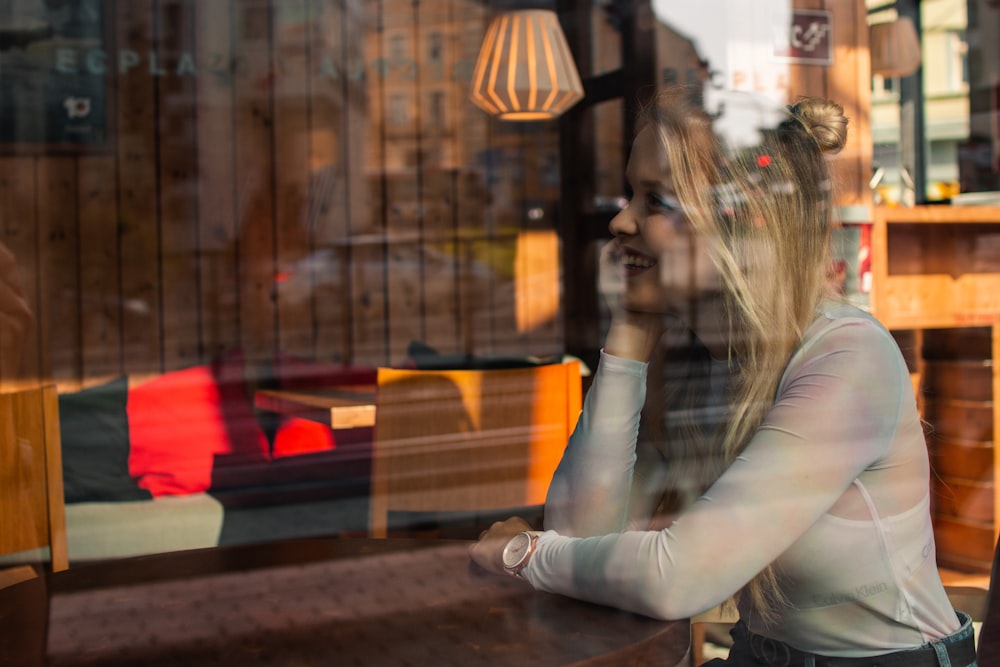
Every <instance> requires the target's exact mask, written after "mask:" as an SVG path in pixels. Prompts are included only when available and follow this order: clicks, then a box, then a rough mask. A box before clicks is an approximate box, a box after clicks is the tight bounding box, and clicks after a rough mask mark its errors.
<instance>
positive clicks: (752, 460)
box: [523, 304, 958, 657]
mask: <svg viewBox="0 0 1000 667" xmlns="http://www.w3.org/2000/svg"><path fill="white" fill-rule="evenodd" d="M646 371H647V364H645V363H641V362H635V361H631V360H625V359H620V358H616V357H612V356H610V355H602V358H601V361H600V364H599V366H598V369H597V371H596V374H595V378H594V382H593V384H592V386H591V388H590V390H589V392H588V394H587V398H586V401H585V404H584V409H583V413H582V414H581V417H580V421H579V423H578V425H577V428H576V431H575V432H574V434H573V435H572V437H571V438H570V440H569V443H568V444H567V447H566V451H565V453H564V455H563V459H562V461H561V463H560V465H559V468H558V470H557V471H556V474H555V476H554V478H553V480H552V484H551V486H550V488H549V494H548V498H547V502H546V511H545V520H546V525H545V528H546V532H545V533H544V534H543V535H542V536H541V537H540V539H539V541H538V547H537V550H536V551H535V553H534V555H533V557H532V559H531V561H530V562H529V565H528V567H527V568H526V569H525V570H524V571H523V574H524V576H525V577H526V578H527V579H528V581H530V582H531V584H532V585H534V586H535V587H536V588H538V589H542V590H546V591H551V592H555V593H560V594H564V595H568V596H572V597H576V598H580V599H584V600H589V601H592V602H596V603H601V604H606V605H611V606H615V607H619V608H622V609H627V610H630V611H635V612H638V613H642V614H646V615H650V616H654V617H660V618H668V619H673V618H686V617H689V616H692V615H694V614H697V613H700V612H702V611H705V610H707V609H710V608H712V607H713V606H715V605H717V604H719V603H721V602H723V601H724V600H726V599H727V598H729V597H730V596H732V595H733V594H734V593H736V592H737V591H738V590H739V589H740V588H741V587H742V586H743V585H744V584H746V583H747V582H748V581H749V580H750V579H751V578H752V577H753V576H754V575H755V574H757V573H758V572H759V571H760V570H761V569H762V568H764V567H765V566H766V565H768V564H769V563H771V562H775V563H776V564H777V566H778V568H779V570H778V571H779V576H780V581H781V587H782V590H783V592H784V594H785V595H786V596H787V598H788V600H789V602H790V606H789V607H788V608H784V609H781V610H780V612H779V613H780V618H779V620H778V622H777V623H775V624H773V625H771V626H764V625H763V624H762V623H761V621H760V619H759V618H756V617H755V616H754V615H753V614H752V612H751V610H750V609H741V610H740V612H741V616H742V618H743V619H744V621H745V622H746V623H747V624H748V626H749V627H750V629H751V630H752V631H754V632H757V633H758V634H762V635H766V636H769V637H772V638H775V639H779V640H782V641H785V642H787V643H788V644H790V645H792V646H794V647H796V648H799V649H801V650H805V651H812V652H815V653H821V654H826V655H831V656H845V657H847V656H860V655H875V654H878V653H885V652H889V651H893V650H898V649H902V648H911V647H915V646H919V645H920V644H923V643H925V642H926V641H928V640H930V639H935V638H939V637H942V636H945V635H947V634H949V633H951V632H953V631H954V630H956V629H957V628H958V620H957V618H956V616H955V613H954V611H953V610H952V608H951V606H950V604H949V602H948V599H947V597H946V595H945V592H944V588H943V586H942V584H941V582H940V579H939V578H938V574H937V568H936V561H935V554H934V536H933V532H932V528H931V521H930V509H929V498H928V480H929V466H928V457H927V450H926V446H925V443H924V437H923V433H922V430H921V425H920V422H919V418H918V415H917V410H916V401H915V398H914V395H913V389H912V384H911V381H910V378H909V373H908V370H907V368H906V365H905V362H904V360H903V358H902V356H901V354H900V352H899V349H898V348H897V346H896V343H895V341H894V340H893V339H892V337H891V336H890V335H889V333H888V332H887V331H886V330H885V329H884V328H883V327H882V326H881V325H880V324H879V323H878V322H877V321H876V320H875V319H873V318H872V317H871V316H869V315H868V314H866V313H864V312H863V311H861V310H859V309H856V308H854V307H852V306H849V305H844V304H831V305H829V306H828V307H826V308H824V311H823V312H822V313H821V314H820V315H819V317H818V318H817V319H816V321H815V322H814V324H813V325H812V326H811V327H810V329H809V330H808V332H807V333H806V336H805V339H804V341H803V343H802V345H801V347H800V348H799V350H798V351H797V352H796V353H795V354H794V355H793V357H792V359H791V361H790V363H789V365H788V368H787V369H786V371H785V374H784V377H783V378H782V381H781V384H780V387H779V389H778V392H777V396H776V400H775V403H774V405H773V407H772V409H771V410H770V412H769V413H768V415H767V418H766V420H765V422H764V424H763V425H762V427H761V428H760V430H759V431H758V433H757V434H756V435H755V436H754V437H753V439H752V440H751V442H750V443H749V444H748V445H747V447H746V449H745V450H744V451H743V453H742V454H741V455H740V456H739V457H738V459H737V460H736V461H734V462H733V464H732V465H731V466H729V468H728V469H727V470H726V471H725V472H724V473H723V474H722V475H721V476H720V477H719V478H718V479H717V480H716V481H715V482H714V483H713V484H712V485H711V486H710V487H709V488H708V490H707V491H706V492H705V493H704V494H703V495H702V496H700V497H699V498H698V499H697V500H696V501H694V502H693V503H692V504H691V505H690V506H689V507H687V508H686V509H685V510H683V511H682V513H681V514H680V515H679V516H678V517H677V519H676V520H675V521H674V522H673V523H672V524H671V525H670V526H669V527H668V528H665V529H662V530H650V529H649V527H650V517H651V516H652V513H653V510H654V509H655V505H656V503H657V502H658V500H659V498H660V496H661V494H662V488H661V487H658V481H662V480H664V479H666V478H667V471H668V470H669V469H670V466H671V465H675V464H674V463H672V462H671V461H669V460H666V459H665V458H664V456H662V455H660V454H659V453H658V452H657V451H656V450H655V449H651V448H649V447H643V446H642V445H640V446H639V447H638V448H637V445H636V442H637V434H638V431H639V414H640V411H641V409H642V406H643V402H644V399H645V393H646ZM637 449H638V453H637Z"/></svg>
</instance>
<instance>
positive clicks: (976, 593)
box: [945, 541, 1000, 665]
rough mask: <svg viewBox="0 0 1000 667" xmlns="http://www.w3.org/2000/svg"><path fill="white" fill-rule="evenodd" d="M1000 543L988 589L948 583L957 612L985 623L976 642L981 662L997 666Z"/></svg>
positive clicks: (999, 642)
mask: <svg viewBox="0 0 1000 667" xmlns="http://www.w3.org/2000/svg"><path fill="white" fill-rule="evenodd" d="M998 586H1000V541H998V542H997V544H996V546H995V547H994V549H993V568H992V570H991V572H990V580H989V588H982V587H980V586H966V585H957V584H948V583H947V582H946V583H945V591H947V593H948V599H949V600H951V604H952V606H953V607H955V609H961V610H962V611H964V612H965V613H967V614H969V616H971V617H972V620H973V621H977V622H980V623H982V625H981V626H980V628H979V634H978V636H977V638H976V639H977V641H978V642H979V647H978V650H977V654H978V657H979V659H978V663H979V664H980V665H994V664H997V663H998V662H1000V595H998V594H997V593H996V589H997V587H998Z"/></svg>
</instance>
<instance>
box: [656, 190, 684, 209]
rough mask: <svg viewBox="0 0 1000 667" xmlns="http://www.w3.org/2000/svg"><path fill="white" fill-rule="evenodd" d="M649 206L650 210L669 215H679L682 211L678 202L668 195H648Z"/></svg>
mask: <svg viewBox="0 0 1000 667" xmlns="http://www.w3.org/2000/svg"><path fill="white" fill-rule="evenodd" d="M649 206H650V208H657V209H660V210H663V211H668V212H670V213H680V212H682V211H683V210H684V207H682V206H681V203H680V202H679V201H677V200H676V199H675V198H674V197H670V196H668V195H657V194H650V195H649Z"/></svg>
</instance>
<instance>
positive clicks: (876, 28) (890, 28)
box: [868, 16, 921, 77]
mask: <svg viewBox="0 0 1000 667" xmlns="http://www.w3.org/2000/svg"><path fill="white" fill-rule="evenodd" d="M868 35H869V42H870V46H871V56H872V74H881V75H882V76H884V77H892V76H910V75H911V74H913V73H914V72H916V71H917V69H918V68H919V67H920V58H921V56H920V38H919V37H917V29H916V28H915V27H914V26H913V21H912V20H910V18H909V17H906V16H901V17H899V18H897V19H896V20H895V21H889V22H888V23H876V24H875V25H873V26H871V27H870V28H869V30H868Z"/></svg>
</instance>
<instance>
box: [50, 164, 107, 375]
mask: <svg viewBox="0 0 1000 667" xmlns="http://www.w3.org/2000/svg"><path fill="white" fill-rule="evenodd" d="M114 173H115V163H114V158H113V157H112V156H99V157H95V156H88V157H82V158H80V161H79V171H78V175H77V177H78V179H79V196H80V199H79V207H80V210H79V221H80V289H81V292H82V294H83V295H85V298H84V300H83V306H84V307H83V311H82V313H81V320H82V329H81V332H80V343H81V345H82V358H81V373H82V376H83V378H84V379H85V380H86V379H87V378H106V377H109V376H112V375H117V374H120V373H121V372H122V371H123V368H122V357H121V350H122V346H121V330H122V328H121V316H122V305H123V303H122V299H121V293H120V291H119V290H120V284H121V280H120V276H119V269H120V263H119V254H118V252H119V246H118V219H117V215H116V213H117V209H116V205H115V204H116V201H117V192H116V191H115V179H114ZM53 325H56V323H53Z"/></svg>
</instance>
